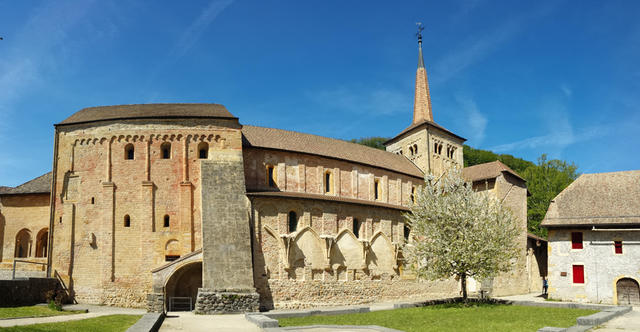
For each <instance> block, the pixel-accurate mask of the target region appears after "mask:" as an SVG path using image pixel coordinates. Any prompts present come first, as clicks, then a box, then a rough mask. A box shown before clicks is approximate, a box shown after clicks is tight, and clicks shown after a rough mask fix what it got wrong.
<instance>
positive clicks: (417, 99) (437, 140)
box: [384, 23, 466, 176]
mask: <svg viewBox="0 0 640 332" xmlns="http://www.w3.org/2000/svg"><path fill="white" fill-rule="evenodd" d="M417 25H418V32H417V33H416V37H418V69H417V70H416V85H415V95H414V99H413V121H412V123H411V125H410V126H409V127H407V128H406V129H405V130H403V131H402V132H400V134H398V135H396V136H395V137H394V138H392V139H390V140H388V141H386V142H385V143H384V144H385V146H386V149H387V151H389V152H392V153H396V154H400V155H403V156H405V157H407V158H408V159H409V160H411V161H412V162H413V163H414V164H415V165H416V166H417V167H418V168H420V169H421V170H422V171H423V172H424V173H425V174H433V175H436V176H439V175H441V174H442V173H443V172H444V171H446V170H447V169H448V168H449V167H453V166H456V167H459V168H462V167H463V159H462V144H463V143H464V142H465V141H466V140H465V139H464V138H463V137H460V136H458V135H456V134H454V133H453V132H451V131H449V130H447V129H445V128H444V127H442V126H440V125H439V124H437V123H436V122H435V121H434V120H433V111H432V108H431V94H430V93H429V80H428V79H427V69H426V67H425V65H424V57H423V55H422V31H423V30H424V27H423V26H422V23H417Z"/></svg>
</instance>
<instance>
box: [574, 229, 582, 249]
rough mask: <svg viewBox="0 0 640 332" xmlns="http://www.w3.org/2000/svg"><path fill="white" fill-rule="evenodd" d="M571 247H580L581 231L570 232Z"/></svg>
mask: <svg viewBox="0 0 640 332" xmlns="http://www.w3.org/2000/svg"><path fill="white" fill-rule="evenodd" d="M571 249H582V232H571Z"/></svg>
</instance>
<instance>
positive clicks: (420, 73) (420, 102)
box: [413, 22, 433, 124]
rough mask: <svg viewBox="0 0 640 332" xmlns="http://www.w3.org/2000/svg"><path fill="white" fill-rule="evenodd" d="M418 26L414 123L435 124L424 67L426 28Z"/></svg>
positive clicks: (420, 24)
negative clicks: (423, 37)
mask: <svg viewBox="0 0 640 332" xmlns="http://www.w3.org/2000/svg"><path fill="white" fill-rule="evenodd" d="M416 25H417V26H418V32H416V36H417V37H418V70H417V71H416V89H415V97H414V100H413V123H414V124H415V123H419V122H422V121H425V120H428V121H432V122H433V113H432V112H431V96H430V95H429V81H428V80H427V70H426V68H425V67H424V59H423V57H422V31H423V30H424V26H423V25H422V23H420V22H418V23H416Z"/></svg>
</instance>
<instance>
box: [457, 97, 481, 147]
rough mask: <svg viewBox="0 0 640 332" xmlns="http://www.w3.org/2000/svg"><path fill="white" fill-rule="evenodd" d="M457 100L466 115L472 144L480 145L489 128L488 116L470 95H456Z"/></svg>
mask: <svg viewBox="0 0 640 332" xmlns="http://www.w3.org/2000/svg"><path fill="white" fill-rule="evenodd" d="M456 102H458V104H459V105H460V108H461V109H462V111H463V112H464V114H465V115H466V120H467V127H468V128H469V130H470V131H471V136H470V138H471V141H472V142H473V143H472V144H474V145H476V146H478V145H480V144H482V141H483V140H484V138H485V131H486V129H487V123H488V120H487V117H486V116H485V115H484V114H482V113H481V112H480V110H478V106H477V105H476V102H475V101H474V100H473V99H472V98H471V97H468V96H460V95H457V96H456Z"/></svg>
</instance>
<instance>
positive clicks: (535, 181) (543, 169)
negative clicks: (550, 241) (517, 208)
mask: <svg viewBox="0 0 640 332" xmlns="http://www.w3.org/2000/svg"><path fill="white" fill-rule="evenodd" d="M577 169H578V167H577V166H576V165H575V164H573V163H571V164H569V163H567V162H566V161H563V160H558V159H553V160H547V155H546V154H543V155H542V156H540V158H538V164H537V165H533V166H530V167H528V168H527V169H526V170H525V171H524V172H523V173H522V177H523V178H524V179H525V180H527V187H528V189H529V192H530V193H531V196H529V197H528V198H527V225H528V228H529V232H531V233H534V234H537V235H539V236H543V237H546V236H547V229H546V228H543V227H540V222H542V219H544V216H545V214H546V213H547V209H548V208H549V203H551V200H552V199H553V198H554V197H556V196H557V195H558V194H559V193H560V192H561V191H562V190H564V188H566V187H567V186H569V185H570V184H571V182H573V181H574V180H575V179H577V178H578V176H579V175H580V174H579V173H578V172H577Z"/></svg>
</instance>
